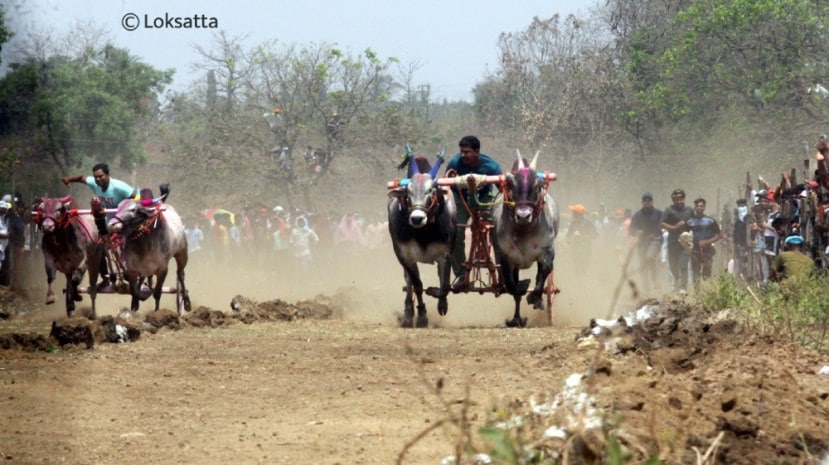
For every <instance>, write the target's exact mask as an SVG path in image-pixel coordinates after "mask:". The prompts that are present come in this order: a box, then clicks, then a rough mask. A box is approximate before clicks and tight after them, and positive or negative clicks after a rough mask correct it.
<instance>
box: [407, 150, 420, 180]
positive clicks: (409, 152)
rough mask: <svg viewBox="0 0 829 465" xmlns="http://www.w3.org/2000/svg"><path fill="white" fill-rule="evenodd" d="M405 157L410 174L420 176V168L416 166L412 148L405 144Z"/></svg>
mask: <svg viewBox="0 0 829 465" xmlns="http://www.w3.org/2000/svg"><path fill="white" fill-rule="evenodd" d="M406 156H407V157H409V167H410V168H411V169H412V174H413V175H414V174H420V167H419V166H417V162H416V161H415V154H414V150H412V147H411V146H410V145H409V143H408V142H406Z"/></svg>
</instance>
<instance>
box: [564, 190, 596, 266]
mask: <svg viewBox="0 0 829 465" xmlns="http://www.w3.org/2000/svg"><path fill="white" fill-rule="evenodd" d="M569 208H570V211H571V212H573V220H572V221H571V222H570V225H569V226H568V227H567V232H566V233H565V237H566V238H567V242H568V243H569V244H570V245H571V247H572V250H573V253H574V260H575V261H574V266H573V268H574V269H575V271H576V272H577V273H578V274H580V275H583V274H584V273H585V272H586V271H587V266H588V265H589V264H590V262H591V260H592V258H593V240H594V239H596V238H597V237H599V232H598V231H597V230H596V226H595V225H594V224H593V222H592V221H590V220H588V219H587V217H586V216H585V215H584V213H585V211H586V210H585V208H584V206H583V205H580V204H576V205H570V207H569Z"/></svg>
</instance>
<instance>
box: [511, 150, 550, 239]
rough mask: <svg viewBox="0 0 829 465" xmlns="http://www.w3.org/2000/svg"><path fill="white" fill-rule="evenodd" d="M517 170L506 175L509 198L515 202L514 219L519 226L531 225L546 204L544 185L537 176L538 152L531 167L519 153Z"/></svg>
mask: <svg viewBox="0 0 829 465" xmlns="http://www.w3.org/2000/svg"><path fill="white" fill-rule="evenodd" d="M516 152H517V153H518V161H517V162H516V165H515V166H516V169H515V170H514V171H513V172H510V173H508V174H507V175H506V190H507V193H506V195H507V198H509V199H510V201H512V202H514V205H515V206H514V208H513V219H514V220H515V222H516V223H518V224H529V223H532V222H533V220H534V219H535V218H536V217H537V216H538V212H539V209H540V207H541V206H542V205H543V202H544V183H543V182H541V180H540V179H539V178H538V176H536V168H535V164H536V161H537V160H538V152H535V156H534V157H533V159H532V161H531V162H530V164H529V166H527V165H525V164H524V159H523V158H521V152H518V151H517V150H516Z"/></svg>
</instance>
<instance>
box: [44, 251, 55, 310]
mask: <svg viewBox="0 0 829 465" xmlns="http://www.w3.org/2000/svg"><path fill="white" fill-rule="evenodd" d="M44 268H45V269H46V287H47V289H46V305H51V304H53V303H55V289H54V288H53V287H52V283H54V282H55V267H54V265H53V264H52V263H51V262H50V261H49V260H48V259H47V260H46V261H45V262H44Z"/></svg>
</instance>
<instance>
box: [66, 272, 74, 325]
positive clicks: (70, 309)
mask: <svg viewBox="0 0 829 465" xmlns="http://www.w3.org/2000/svg"><path fill="white" fill-rule="evenodd" d="M64 275H66V288H65V289H64V290H63V297H64V299H63V300H64V302H65V303H66V316H67V317H70V318H71V317H72V314H73V313H75V299H74V296H73V292H72V288H73V286H72V273H64Z"/></svg>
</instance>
